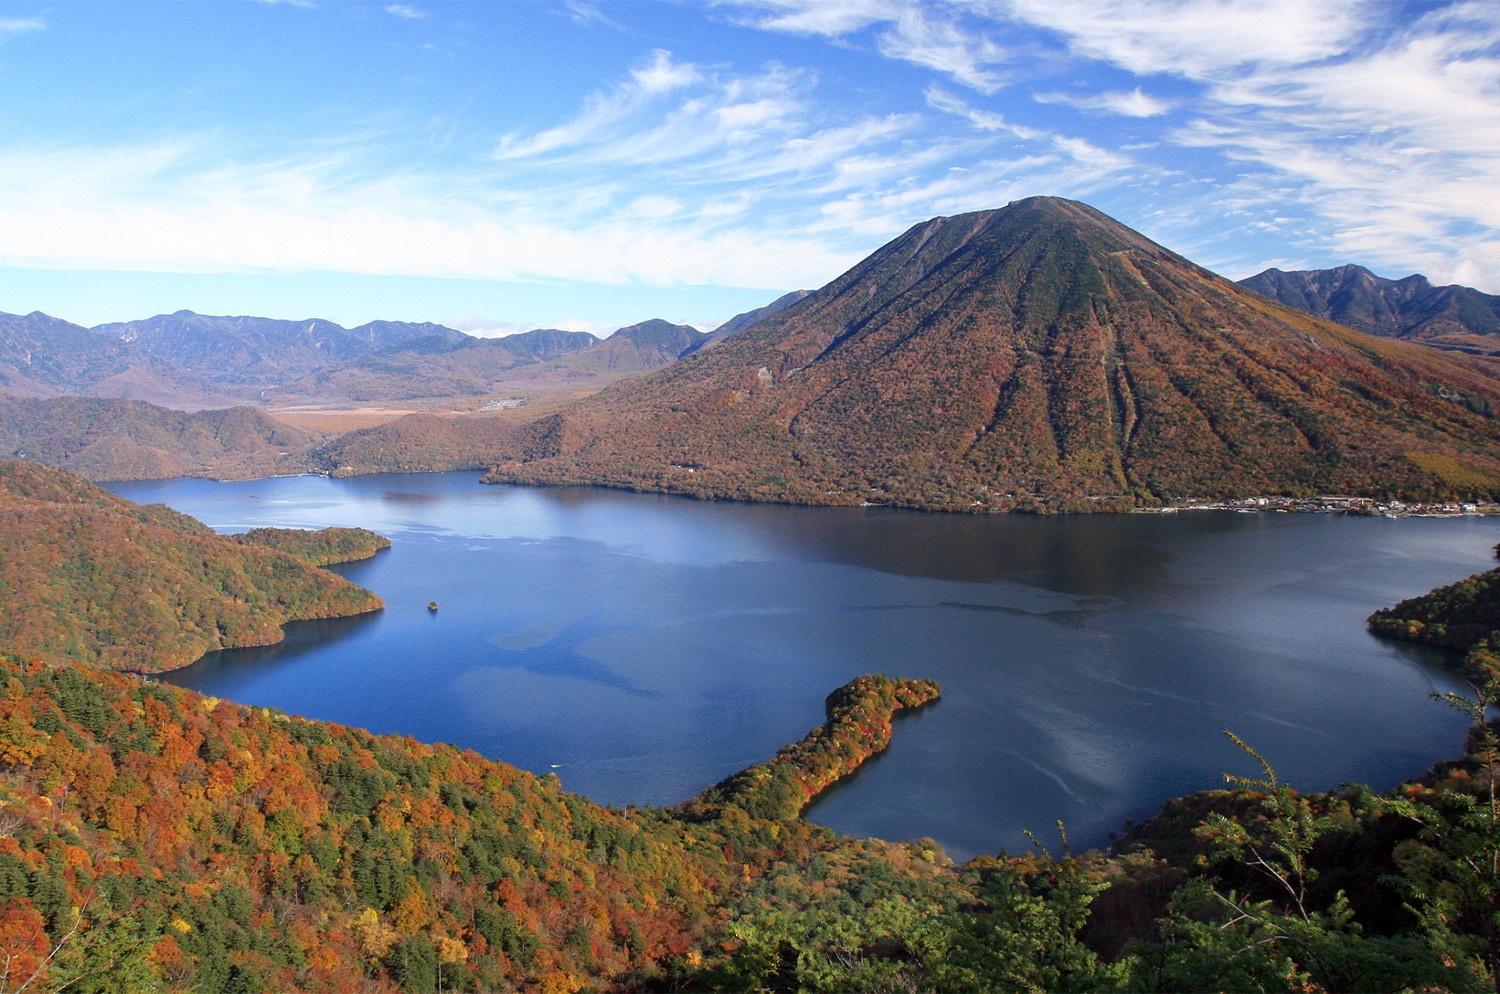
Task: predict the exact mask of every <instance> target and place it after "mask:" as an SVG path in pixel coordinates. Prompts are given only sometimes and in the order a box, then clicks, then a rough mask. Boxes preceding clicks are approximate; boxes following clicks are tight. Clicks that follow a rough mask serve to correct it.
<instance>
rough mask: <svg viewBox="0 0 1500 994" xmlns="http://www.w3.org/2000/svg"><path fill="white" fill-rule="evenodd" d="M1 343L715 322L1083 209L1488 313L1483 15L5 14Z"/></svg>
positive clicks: (993, 8)
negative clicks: (930, 232)
mask: <svg viewBox="0 0 1500 994" xmlns="http://www.w3.org/2000/svg"><path fill="white" fill-rule="evenodd" d="M0 86H3V87H4V92H5V94H6V99H5V100H4V101H3V102H0V310H4V311H11V312H27V311H31V310H42V311H46V312H47V313H49V314H53V315H54V316H57V317H61V318H64V319H66V320H69V321H73V322H76V323H80V324H87V325H92V324H98V323H103V322H106V321H122V320H129V319H133V318H142V317H146V316H149V315H151V314H156V313H161V312H168V311H175V310H178V309H182V308H188V309H192V310H196V311H199V312H200V313H208V314H243V313H249V314H257V315H264V316H268V317H279V318H307V317H322V318H327V319H330V320H334V321H338V322H339V323H341V324H344V325H346V326H353V325H356V324H360V323H363V322H365V321H370V320H374V319H382V318H383V319H391V320H409V321H440V322H442V323H444V324H448V325H450V326H452V327H456V328H460V329H462V330H466V331H470V332H472V333H478V334H498V333H505V332H510V331H519V330H525V329H527V328H532V327H544V326H545V327H562V328H571V329H576V330H588V331H594V332H595V333H604V332H607V331H608V330H611V329H613V328H615V327H618V326H620V325H623V324H631V323H634V322H637V321H640V320H644V319H646V318H651V317H662V318H666V319H667V320H670V321H675V322H683V323H691V324H694V325H696V326H698V327H700V328H710V327H712V326H714V325H716V324H717V323H719V322H721V321H723V320H725V319H727V318H729V317H730V316H732V315H734V314H735V313H738V312H740V311H744V310H748V309H750V308H753V307H758V306H761V305H762V304H765V303H767V302H768V301H770V300H771V299H772V298H773V297H776V296H778V295H780V294H781V293H783V292H785V291H787V290H791V289H796V288H812V287H816V286H820V285H822V284H823V283H825V282H827V281H828V280H830V279H832V278H833V277H835V276H837V275H838V274H839V273H840V272H842V271H843V270H844V269H846V268H848V267H849V266H850V265H852V264H853V263H855V262H857V261H858V260H859V259H861V258H863V257H864V256H865V255H867V254H868V253H869V252H870V251H872V250H873V249H875V248H877V247H878V246H880V245H881V244H883V243H885V242H886V241H888V240H889V239H890V238H892V237H894V236H895V235H896V234H898V233H899V232H901V231H902V230H905V229H906V228H908V227H910V226H911V225H912V224H915V223H917V222H920V221H923V220H926V219H927V218H930V217H932V216H935V215H942V214H955V213H960V212H964V211H970V210H980V209H987V208H993V207H1000V206H1003V205H1004V204H1005V203H1007V202H1009V201H1011V200H1015V199H1019V198H1022V197H1027V196H1032V195H1036V194H1051V195H1057V196H1064V197H1071V198H1075V199H1079V200H1084V201H1086V202H1088V203H1090V204H1092V205H1093V206H1095V207H1098V208H1099V209H1100V210H1103V211H1104V212H1105V213H1108V214H1110V215H1112V216H1114V217H1116V218H1118V219H1120V220H1121V221H1123V222H1124V223H1126V224H1128V225H1130V226H1131V227H1134V228H1136V229H1138V230H1140V231H1142V232H1143V233H1145V234H1147V235H1148V236H1150V237H1151V238H1153V239H1155V240H1157V241H1159V242H1161V243H1162V244H1164V245H1166V246H1168V247H1170V248H1172V249H1174V250H1176V251H1178V252H1181V253H1183V254H1185V255H1187V256H1188V257H1190V258H1192V259H1193V260H1194V261H1196V262H1199V263H1201V264H1203V265H1206V266H1209V267H1211V268H1213V269H1215V270H1217V271H1219V272H1221V273H1223V274H1224V275H1226V276H1229V277H1231V278H1236V279H1237V278H1242V277H1245V276H1249V275H1251V274H1253V273H1255V272H1257V271H1259V270H1261V269H1263V268H1265V267H1267V266H1277V267H1279V268H1283V269H1309V268H1328V267H1331V266H1336V265H1340V264H1343V263H1346V262H1354V263H1358V264H1361V265H1365V266H1368V267H1370V268H1372V269H1374V270H1375V271H1376V272H1378V273H1380V274H1381V275H1384V276H1391V277H1400V276H1405V275H1407V274H1409V273H1412V272H1421V273H1423V274H1425V275H1426V276H1427V277H1428V278H1429V279H1431V280H1432V281H1433V282H1434V283H1438V284H1442V283H1453V282H1456V283H1463V284H1466V285H1470V286H1474V287H1477V288H1478V289H1481V290H1484V291H1486V292H1489V293H1496V292H1500V198H1497V197H1495V196H1494V191H1495V190H1497V189H1500V99H1497V94H1500V8H1497V7H1496V6H1495V5H1493V4H1486V3H1480V2H1452V3H1401V2H1383V0H1382V2H1365V0H1329V2H1325V3H1322V4H1318V5H1310V4H1306V3H1303V2H1301V0H1268V2H1265V3H1261V4H1257V5H1254V6H1253V7H1252V5H1248V4H1238V3H1229V2H1225V0H1129V2H1125V0H1045V2H1043V0H976V2H972V3H946V2H935V0H933V2H917V0H838V2H834V3H824V2H813V0H724V2H713V3H698V4H675V3H656V2H639V3H628V4H623V3H614V4H610V3H600V4H590V3H583V2H556V3H551V2H545V3H544V2H527V3H480V2H474V3H423V2H415V0H413V2H405V3H342V2H341V3H331V2H312V0H289V2H266V3H256V2H230V3H213V4H167V3H125V4H62V5H53V4H44V3H40V2H33V0H3V2H0Z"/></svg>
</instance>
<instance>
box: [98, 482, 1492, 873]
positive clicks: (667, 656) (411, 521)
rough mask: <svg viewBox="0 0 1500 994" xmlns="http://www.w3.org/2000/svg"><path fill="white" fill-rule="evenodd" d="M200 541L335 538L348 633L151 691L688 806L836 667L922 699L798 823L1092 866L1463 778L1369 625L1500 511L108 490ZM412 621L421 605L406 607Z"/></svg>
mask: <svg viewBox="0 0 1500 994" xmlns="http://www.w3.org/2000/svg"><path fill="white" fill-rule="evenodd" d="M111 489H113V490H114V491H115V492H117V493H120V494H122V495H124V496H126V497H129V498H131V499H132V500H136V501H140V502H142V503H151V502H162V503H166V504H169V505H171V506H172V507H175V508H177V509H179V510H181V511H184V512H186V513H188V514H191V515H193V516H194V517H196V518H198V519H200V520H202V521H204V522H205V523H207V524H209V525H212V526H213V527H215V528H217V529H219V530H221V531H242V530H245V529H248V528H251V527H255V526H259V525H282V526H289V527H307V528H316V527H322V526H325V525H358V526H362V527H366V528H371V529H374V530H376V531H378V532H381V533H382V534H384V535H387V536H389V537H390V538H391V539H392V541H393V543H394V545H393V547H392V548H391V549H390V550H389V551H387V552H383V553H381V554H380V555H379V556H377V557H376V558H375V559H373V560H370V561H368V562H364V563H356V564H351V565H348V566H344V567H339V572H341V573H343V574H344V575H345V576H348V577H349V578H350V579H352V580H354V581H355V582H357V583H359V584H362V585H363V586H366V587H369V588H370V589H372V590H374V591H375V592H376V593H378V594H379V595H380V596H381V597H383V598H384V599H385V601H386V608H385V610H384V611H383V612H381V613H379V614H377V615H373V616H370V617H366V618H356V619H347V620H341V621H332V622H308V623H302V624H297V625H292V626H290V627H289V629H288V638H287V640H286V642H284V643H282V644H281V645H277V646H272V647H267V648H263V649H246V650H235V651H230V652H223V653H215V654H212V655H210V656H208V657H205V658H204V659H203V660H202V661H201V662H199V663H197V664H195V665H194V666H192V667H189V668H187V669H184V670H179V671H177V672H175V673H172V674H169V675H168V677H167V678H168V679H170V680H172V681H173V682H176V683H179V684H182V685H184V686H188V687H192V688H194V689H196V690H200V691H203V692H205V693H209V694H213V695H216V696H219V697H225V698H229V699H232V700H236V701H242V702H246V703H251V704H257V705H263V706H274V707H278V708H281V709H283V710H285V711H288V712H292V713H296V714H302V715H306V716H308V717H314V718H322V719H327V720H331V721H336V722H341V723H344V724H348V725H357V726H361V727H365V728H369V729H371V730H373V731H376V732H399V733H402V734H406V735H411V736H413V737H415V738H417V739H421V740H427V741H446V742H453V743H457V744H459V745H461V746H465V747H469V748H473V749H476V750H478V751H479V752H482V753H484V754H485V755H488V756H491V757H494V758H497V759H502V760H505V761H506V762H509V763H513V764H515V765H517V766H521V767H524V768H526V769H528V770H531V771H533V772H536V773H547V772H555V773H557V774H558V775H559V776H560V777H561V778H562V781H563V784H564V786H566V787H567V788H569V789H571V790H575V791H578V792H580V793H583V794H586V795H588V796H589V797H591V798H593V799H594V800H596V801H599V802H601V803H608V804H616V805H621V806H623V805H626V804H643V805H644V804H668V803H675V802H677V801H681V800H683V799H685V798H687V797H689V796H691V795H693V794H695V793H697V792H698V791H700V790H702V789H703V788H705V787H707V786H709V785H710V784H712V783H714V782H716V781H718V780H719V779H721V778H723V777H725V776H727V775H728V774H730V773H733V772H734V771H736V770H738V769H741V768H743V767H745V766H747V765H750V764H752V763H755V762H760V761H762V760H764V759H766V758H767V757H769V756H770V755H771V754H772V753H774V752H775V750H776V749H777V748H778V747H779V746H781V745H783V744H785V743H787V742H790V741H793V740H795V739H797V738H800V737H801V736H802V735H804V734H806V732H807V731H808V730H809V729H810V728H812V727H813V726H815V725H817V724H819V723H820V722H821V721H822V719H823V711H822V708H823V698H824V697H825V696H826V695H827V694H828V692H829V691H831V690H833V689H834V688H835V687H838V686H839V685H841V684H842V683H844V682H845V681H847V680H849V679H850V678H852V677H854V676H857V675H859V674H861V673H867V672H883V673H887V674H890V675H892V676H914V677H930V678H933V679H936V680H938V681H940V682H941V683H942V684H943V687H944V694H943V699H942V700H941V701H940V702H939V703H937V704H936V705H934V706H931V707H929V708H927V709H924V710H923V711H921V712H919V713H917V714H915V715H912V716H910V717H907V718H903V719H902V720H900V721H898V723H897V726H896V738H895V742H894V744H893V746H892V748H891V749H890V750H889V751H888V752H887V753H886V754H885V755H883V756H881V757H879V758H878V759H876V760H875V761H874V762H872V763H870V764H868V765H867V767H866V768H865V769H864V770H862V771H861V772H860V773H859V774H858V775H857V776H856V777H854V778H852V779H851V780H850V781H848V782H846V783H845V784H841V785H840V786H838V787H837V788H835V789H834V790H833V791H831V792H829V794H827V795H826V796H825V797H824V798H822V799H820V800H819V802H818V803H817V804H816V805H815V806H814V807H813V809H812V810H811V812H810V817H811V818H812V819H813V820H814V821H816V822H818V823H820V824H824V825H828V826H830V827H832V828H834V829H837V830H839V831H841V832H846V833H849V834H853V835H861V836H878V837H882V838H890V839H904V838H915V837H922V836H927V837H931V838H933V839H936V840H937V841H938V842H939V843H941V844H942V845H943V846H944V847H945V848H946V849H947V850H948V852H949V854H950V855H952V856H954V857H955V858H959V859H962V858H967V857H969V856H973V855H976V854H980V853H993V852H996V851H998V850H999V849H1001V848H1008V849H1011V850H1013V851H1014V850H1019V849H1024V848H1026V847H1027V846H1028V845H1029V843H1028V842H1027V840H1026V838H1025V835H1024V831H1025V830H1026V829H1030V830H1033V831H1035V832H1036V833H1037V834H1038V835H1039V836H1041V837H1042V838H1043V839H1044V840H1045V839H1046V838H1048V837H1053V838H1055V834H1054V832H1053V826H1054V825H1055V824H1056V823H1057V822H1058V821H1059V820H1060V821H1062V822H1064V823H1065V824H1066V826H1067V828H1068V833H1069V837H1070V839H1071V840H1072V842H1073V843H1074V845H1075V846H1079V845H1096V844H1100V843H1102V842H1103V841H1104V840H1105V838H1106V837H1107V834H1108V833H1109V832H1111V831H1114V830H1117V829H1118V828H1120V826H1121V825H1122V823H1123V822H1124V820H1125V819H1126V818H1131V817H1134V818H1140V817H1142V816H1145V815H1148V814H1150V813H1151V812H1153V811H1154V810H1155V809H1156V808H1157V806H1158V805H1159V804H1160V803H1161V802H1162V801H1163V800H1165V799H1166V798H1169V797H1172V796H1175V795H1178V794H1182V793H1186V792H1189V791H1193V790H1199V789H1204V788H1211V787H1216V786H1219V785H1221V784H1222V783H1223V778H1222V774H1223V773H1224V772H1226V771H1227V772H1234V773H1241V774H1258V773H1259V770H1258V768H1256V767H1255V766H1254V765H1253V763H1252V762H1251V761H1250V760H1248V758H1247V757H1245V756H1243V754H1241V753H1239V752H1238V750H1237V749H1236V748H1235V747H1234V746H1233V744H1232V743H1230V742H1229V741H1228V740H1227V739H1226V738H1225V737H1224V735H1223V733H1222V730H1224V729H1231V730H1233V731H1234V732H1235V733H1236V734H1238V735H1239V736H1241V737H1242V738H1244V739H1245V740H1246V741H1248V742H1249V743H1251V744H1252V745H1254V746H1255V747H1256V748H1257V749H1258V750H1260V751H1261V752H1262V753H1263V754H1264V755H1265V756H1266V757H1267V758H1268V759H1270V760H1271V762H1272V763H1273V764H1274V765H1275V766H1276V768H1277V772H1278V774H1280V775H1281V776H1282V777H1283V778H1285V779H1287V780H1289V781H1290V782H1292V783H1295V784H1298V785H1300V786H1304V787H1310V788H1311V787H1331V786H1334V785H1336V784H1338V783H1340V782H1342V781H1351V780H1354V781H1361V782H1366V783H1370V784H1372V785H1374V786H1377V787H1386V786H1390V785H1391V784H1394V783H1395V782H1397V781H1398V780H1400V779H1402V778H1403V777H1406V776H1410V775H1414V774H1416V773H1418V772H1419V771H1421V770H1422V769H1423V768H1424V767H1425V766H1426V765H1427V764H1429V763H1430V762H1431V761H1433V760H1435V759H1438V758H1443V757H1447V756H1450V755H1455V754H1456V753H1457V752H1458V750H1459V749H1460V747H1461V744H1462V741H1463V734H1464V728H1463V721H1462V720H1461V718H1460V717H1459V716H1457V715H1456V714H1455V713H1453V712H1451V711H1450V710H1449V709H1447V708H1444V707H1442V706H1441V705H1438V704H1435V703H1433V702H1432V701H1431V700H1429V699H1428V694H1429V693H1430V692H1432V691H1433V690H1447V689H1453V687H1454V686H1455V685H1454V684H1453V683H1452V682H1451V681H1450V680H1448V679H1447V678H1446V677H1444V676H1443V675H1441V673H1439V672H1438V671H1437V670H1435V669H1433V668H1431V666H1430V664H1431V663H1432V662H1433V661H1434V660H1435V659H1437V657H1436V656H1435V655H1433V654H1432V653H1430V652H1426V651H1424V650H1418V649H1414V648H1411V647H1403V646H1399V645H1396V644H1394V643H1389V642H1384V641H1382V640H1379V639H1376V638H1374V637H1373V636H1371V635H1369V634H1368V633H1367V632H1366V631H1365V629H1364V619H1365V617H1366V615H1368V614H1369V613H1370V612H1371V611H1373V610H1374V609H1376V608H1378V607H1383V606H1386V605H1389V604H1392V603H1394V602H1395V601H1397V600H1399V599H1401V598H1403V597H1408V596H1413V595H1415V594H1418V593H1422V592H1425V591H1426V590H1428V589H1429V588H1431V587H1433V586H1436V585H1438V584H1441V583H1448V582H1452V581H1453V580H1457V579H1459V578H1461V577H1463V576H1466V575H1468V574H1470V573H1473V572H1476V571H1478V570H1482V569H1487V568H1489V567H1490V566H1491V565H1492V564H1493V559H1492V553H1491V547H1492V546H1493V545H1494V544H1495V543H1496V542H1497V541H1500V520H1489V519H1479V518H1464V519H1415V518H1413V519H1403V520H1388V519H1380V518H1351V517H1338V516H1326V515H1287V514H1235V513H1231V512H1192V513H1179V514H1171V515H1128V516H1102V515H1100V516H1087V517H1053V518H1036V517H1025V516H1008V517H968V516H947V515H933V514H921V513H915V512H902V511H894V510H889V509H881V508H791V507H776V506H762V505H745V504H732V503H708V502H698V501H692V500H685V499H679V498H670V497H662V496H655V495H643V494H631V493H622V492H616V491H608V490H596V489H587V488H559V489H547V488H542V489H534V488H517V487H492V486H484V485H481V484H480V483H478V481H477V474H471V473H447V474H431V475H413V476H370V477H359V478H355V479H349V480H331V479H326V478H321V477H298V478H284V479H273V480H257V481H252V482H245V483H214V482H208V481H202V480H175V481H167V482H148V483H129V484H116V485H114V486H112V488H111ZM434 600H435V601H437V602H438V604H439V610H438V611H437V612H436V613H432V612H429V611H428V610H427V604H428V602H429V601H434Z"/></svg>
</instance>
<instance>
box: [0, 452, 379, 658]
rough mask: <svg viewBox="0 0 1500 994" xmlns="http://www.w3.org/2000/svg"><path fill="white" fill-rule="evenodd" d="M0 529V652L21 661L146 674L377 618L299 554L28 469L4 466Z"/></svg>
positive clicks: (52, 472)
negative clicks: (327, 623)
mask: <svg viewBox="0 0 1500 994" xmlns="http://www.w3.org/2000/svg"><path fill="white" fill-rule="evenodd" d="M0 520H3V521H4V522H5V526H4V527H3V528H0V605H4V610H3V611H0V646H5V647H6V648H7V649H10V650H14V651H18V652H22V653H27V654H36V655H42V656H45V657H47V658H49V659H56V660H71V661H75V662H83V663H89V664H93V665H97V666H101V667H104V668H108V669H122V670H132V671H137V672H153V673H154V672H159V671H162V670H170V669H176V668H177V667H180V666H186V665H188V664H189V663H191V662H193V661H194V660H195V659H197V658H198V657H200V656H202V655H203V654H204V653H205V652H209V651H212V650H214V649H222V648H229V647H235V646H250V645H266V644H269V643H272V642H279V641H281V638H282V635H281V626H282V625H283V624H285V623H286V622H288V621H299V620H304V619H309V618H337V617H347V616H349V615H354V614H363V613H365V612H368V611H375V610H379V609H380V607H381V606H382V605H381V600H380V598H379V597H376V596H375V595H374V594H372V593H370V592H369V591H368V590H364V589H363V588H360V587H357V586H355V585H354V584H352V583H350V582H349V581H348V580H345V579H344V578H343V577H340V576H337V575H335V574H333V573H330V572H328V571H327V570H324V569H320V568H318V567H316V566H313V565H311V564H310V563H307V562H305V561H303V560H301V559H298V558H297V557H295V556H292V555H289V554H287V553H285V552H279V551H276V550H275V549H271V548H265V547H257V546H251V545H244V544H240V543H237V542H235V541H232V540H231V539H228V538H225V537H223V536H221V535H217V534H215V533H214V532H213V530H212V529H210V528H208V527H206V526H204V525H202V524H199V523H198V522H197V521H194V520H193V519H192V518H189V517H187V516H186V515H183V514H179V513H177V512H176V511H173V510H171V509H170V508H167V507H164V506H162V505H152V506H150V507H141V506H139V505H137V504H133V503H131V502H130V501H127V500H125V499H123V498H121V497H116V496H115V495H113V494H111V493H109V492H108V491H105V490H101V489H99V488H98V487H95V486H93V485H91V484H88V483H85V482H84V481H83V480H81V479H79V478H78V477H75V476H72V475H70V474H67V473H64V472H62V471H60V470H56V469H52V468H49V467H45V466H39V465H37V464H35V463H31V462H25V461H14V460H12V461H3V462H0Z"/></svg>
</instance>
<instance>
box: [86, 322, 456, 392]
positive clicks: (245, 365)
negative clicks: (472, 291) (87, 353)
mask: <svg viewBox="0 0 1500 994" xmlns="http://www.w3.org/2000/svg"><path fill="white" fill-rule="evenodd" d="M91 330H92V331H93V333H94V334H96V335H98V336H100V337H101V338H104V339H117V340H119V341H121V342H126V343H129V344H130V345H131V346H133V347H134V348H135V349H137V350H139V351H140V352H143V353H145V354H147V355H150V356H152V357H154V358H156V359H157V360H159V361H162V362H167V363H171V364H173V365H175V366H177V367H179V368H181V369H183V370H186V371H188V372H190V373H192V374H194V375H197V376H200V377H202V378H204V379H206V380H209V381H211V382H213V383H215V384H217V385H218V386H219V387H220V388H221V389H225V390H235V391H238V392H240V393H242V394H244V393H247V392H254V391H256V390H260V389H264V388H268V387H275V386H280V385H282V384H285V383H288V382H290V381H292V380H296V379H299V378H301V377H304V376H307V375H308V374H309V373H312V372H313V371H314V370H316V369H319V368H320V367H323V366H327V365H329V364H331V363H337V362H344V361H347V360H350V359H354V358H357V357H359V356H365V355H370V354H372V353H376V352H379V351H381V350H383V349H388V348H391V347H393V346H398V345H401V344H403V343H406V342H410V341H413V340H418V339H435V340H438V341H443V342H449V343H458V342H461V341H464V340H467V339H469V336H467V335H465V334H463V332H459V331H454V330H453V329H452V328H445V327H443V326H442V325H436V324H410V323H406V322H398V321H375V322H371V323H369V324H365V325H361V326H359V327H358V328H354V329H352V330H351V329H346V328H344V327H342V326H340V325H337V324H334V323H333V322H332V321H323V320H320V319H314V320H307V321H283V320H278V319H275V318H261V317H248V316H240V317H215V316H211V315H205V314H195V313H193V312H192V311H178V312H176V313H175V314H158V315H156V316H155V317H151V318H146V319H144V320H140V321H127V322H122V323H117V324H103V325H99V326H97V327H95V328H93V329H91Z"/></svg>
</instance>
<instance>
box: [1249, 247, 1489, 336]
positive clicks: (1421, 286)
mask: <svg viewBox="0 0 1500 994" xmlns="http://www.w3.org/2000/svg"><path fill="white" fill-rule="evenodd" d="M1240 286H1242V287H1245V288H1247V289H1250V290H1254V291H1255V292H1256V293H1261V294H1264V295H1266V296H1267V297H1270V298H1271V299H1272V300H1277V301H1280V302H1281V303H1283V304H1286V305H1287V306H1288V307H1295V308H1297V309H1298V310H1299V311H1305V312H1307V313H1308V314H1312V315H1314V316H1316V317H1320V318H1327V319H1328V320H1330V321H1337V322H1338V323H1339V324H1343V325H1348V326H1349V327H1350V328H1354V329H1355V330H1357V331H1363V332H1366V333H1368V334H1371V335H1382V336H1384V337H1387V338H1403V339H1406V340H1408V341H1413V342H1420V343H1421V344H1423V345H1430V346H1432V347H1434V348H1439V349H1448V350H1451V351H1456V352H1469V353H1473V354H1476V355H1500V297H1497V296H1492V295H1491V294H1487V293H1481V292H1480V291H1478V290H1475V289H1473V288H1471V287H1466V286H1433V285H1432V284H1431V283H1429V282H1427V278H1426V277H1425V276H1418V275H1412V276H1408V277H1406V278H1405V279H1399V280H1388V279H1385V278H1383V277H1380V276H1376V275H1375V274H1374V273H1372V272H1370V271H1369V270H1368V269H1365V268H1364V267H1363V266H1340V267H1338V268H1337V269H1314V270H1307V271H1302V272H1290V273H1284V272H1282V271H1281V270H1279V269H1267V270H1266V271H1265V272H1262V273H1257V274H1255V275H1254V276H1251V277H1250V278H1249V279H1244V280H1240Z"/></svg>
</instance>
